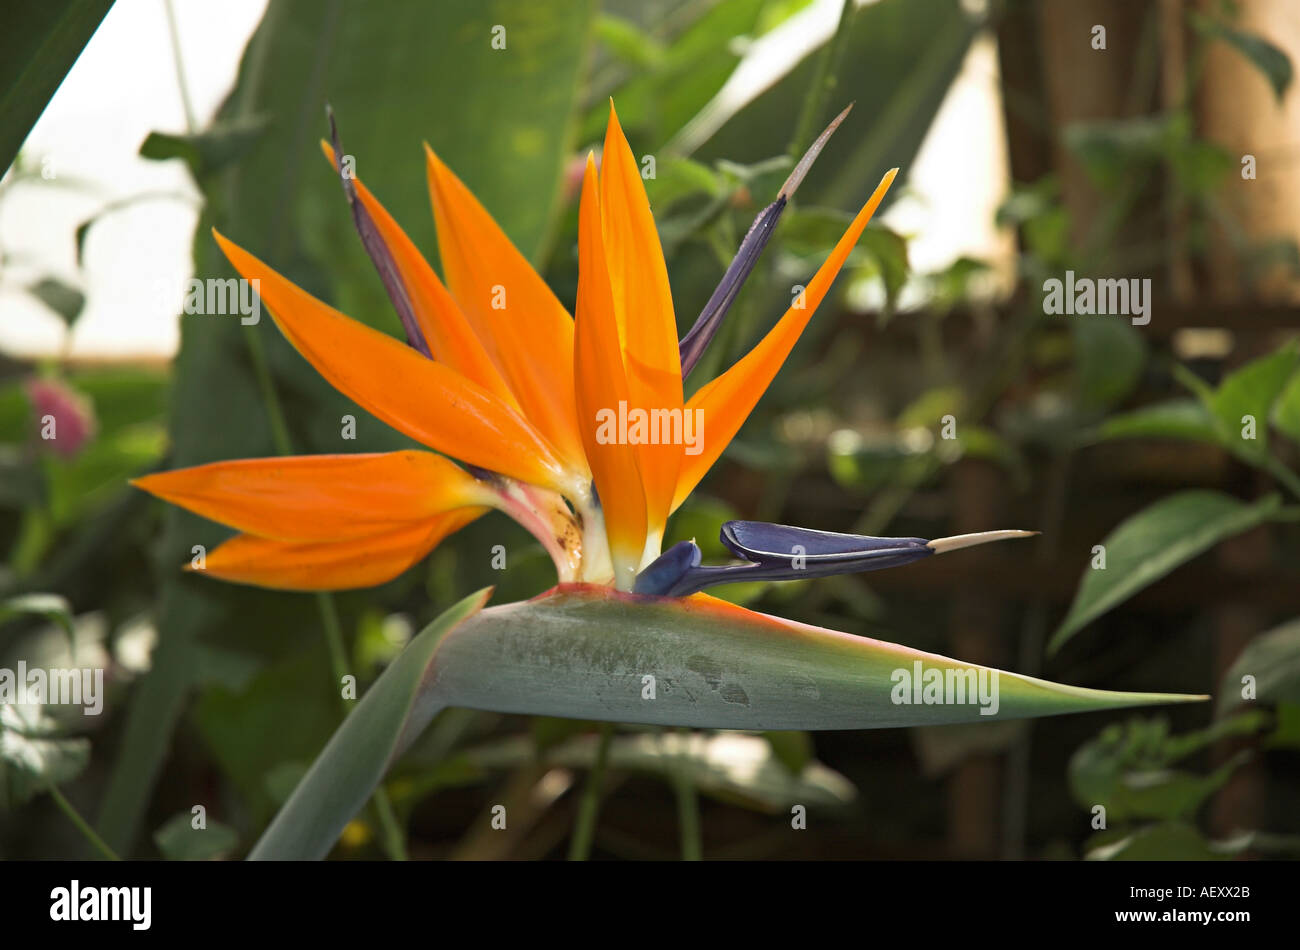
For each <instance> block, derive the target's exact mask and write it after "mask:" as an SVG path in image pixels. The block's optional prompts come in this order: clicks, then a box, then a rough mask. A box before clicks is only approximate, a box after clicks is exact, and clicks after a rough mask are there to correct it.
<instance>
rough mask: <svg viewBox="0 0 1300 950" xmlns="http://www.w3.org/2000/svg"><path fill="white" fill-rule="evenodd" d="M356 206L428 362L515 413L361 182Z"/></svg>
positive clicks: (411, 249)
mask: <svg viewBox="0 0 1300 950" xmlns="http://www.w3.org/2000/svg"><path fill="white" fill-rule="evenodd" d="M320 146H321V151H323V152H324V153H325V157H326V158H327V159H328V160H329V163H330V165H331V166H333V165H334V164H335V161H334V149H333V148H332V147H330V144H329V143H328V142H326V141H325V140H324V139H322V140H321V143H320ZM352 184H353V185H354V186H355V188H356V194H357V198H358V200H360V202H361V204H362V206H364V207H365V209H366V211H367V212H368V213H369V214H370V219H371V220H372V221H374V223H375V228H376V229H377V230H378V231H379V234H380V236H381V237H382V238H383V239H384V244H385V245H387V247H388V252H389V253H390V254H392V256H393V262H394V264H395V265H396V266H397V271H398V274H399V275H400V276H401V279H402V283H403V285H404V286H405V287H406V291H407V294H408V296H409V298H410V302H411V309H412V310H413V311H414V313H415V319H416V322H417V323H419V325H420V330H421V331H422V332H423V333H424V338H425V340H426V341H427V342H428V344H429V349H430V351H431V352H432V353H433V358H434V359H436V360H439V361H441V362H443V363H446V364H447V365H448V366H450V367H451V368H452V369H454V370H455V371H456V372H458V373H460V374H461V375H462V376H464V377H465V378H466V379H468V380H470V381H471V382H474V383H477V384H478V385H480V386H482V387H483V388H484V389H485V390H487V391H488V392H490V393H492V394H493V395H494V396H496V397H498V398H499V399H500V400H501V401H502V402H504V403H506V404H507V405H509V406H511V407H512V408H515V409H518V408H519V404H518V403H517V402H516V401H515V396H514V393H512V392H511V391H510V387H509V386H507V385H506V381H505V380H504V379H502V377H501V373H500V372H498V370H497V368H496V365H495V364H494V363H493V362H492V359H491V358H490V357H489V356H488V354H487V351H486V350H485V349H483V343H482V341H480V340H479V338H478V337H477V336H476V335H475V334H474V330H473V329H472V328H471V327H470V325H469V321H468V320H466V319H465V315H464V314H463V313H461V310H460V307H458V306H457V305H456V301H455V299H454V298H453V297H452V296H451V294H450V293H448V291H447V288H446V287H444V286H443V285H442V281H440V280H439V279H438V275H437V274H435V273H434V271H433V268H432V267H430V266H429V262H428V261H427V260H425V257H424V255H423V254H421V253H420V250H419V248H417V247H416V246H415V242H414V241H412V240H411V239H410V238H409V237H408V236H407V234H406V232H405V231H403V230H402V227H401V225H399V224H398V223H397V221H396V220H395V219H394V218H393V216H392V215H391V214H389V213H388V210H387V209H386V208H385V207H384V206H383V205H382V204H380V202H379V199H378V198H376V197H375V196H374V194H373V193H372V192H371V191H370V189H369V188H367V187H366V186H365V185H364V184H362V182H361V179H360V178H353V179H352Z"/></svg>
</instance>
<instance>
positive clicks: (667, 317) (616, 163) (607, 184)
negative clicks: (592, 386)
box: [600, 102, 682, 553]
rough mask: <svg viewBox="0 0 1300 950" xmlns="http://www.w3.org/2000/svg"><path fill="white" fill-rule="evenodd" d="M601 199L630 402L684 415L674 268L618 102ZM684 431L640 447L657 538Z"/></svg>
mask: <svg viewBox="0 0 1300 950" xmlns="http://www.w3.org/2000/svg"><path fill="white" fill-rule="evenodd" d="M600 205H601V220H602V222H603V227H604V238H605V261H606V266H607V267H608V269H609V283H610V291H611V294H612V296H613V299H614V312H615V314H616V316H617V318H618V326H619V332H620V335H621V337H622V342H623V351H624V353H625V354H627V360H626V371H627V386H628V394H629V405H630V406H631V407H634V408H639V409H642V410H645V411H646V412H647V413H652V412H654V411H655V410H659V411H660V412H661V413H665V411H666V414H664V415H660V416H655V417H652V418H671V417H672V416H674V415H675V416H678V417H680V412H677V410H680V409H681V406H682V364H681V360H680V358H679V356H678V350H677V320H676V318H675V317H674V316H673V299H672V291H671V289H670V288H669V285H668V269H667V267H666V266H665V264H664V254H663V248H662V247H661V246H660V244H659V232H658V230H656V228H655V221H654V216H653V215H652V214H651V213H650V201H649V199H648V198H647V197H646V193H645V185H644V183H643V182H642V180H641V169H640V167H639V166H638V165H637V161H636V158H635V157H634V156H633V155H632V149H631V148H630V147H629V146H628V144H627V139H626V137H624V135H623V129H622V128H621V127H620V126H619V124H618V115H617V114H616V113H615V112H614V104H613V103H612V102H611V103H610V106H609V125H608V126H607V127H606V129H605V150H604V153H603V157H602V159H601V169H600ZM676 434H677V436H678V437H676V438H670V437H669V436H668V435H666V434H664V433H660V436H661V437H660V439H659V444H652V443H649V442H647V443H644V444H642V445H639V446H638V447H637V457H638V460H639V462H640V468H641V477H642V479H643V480H644V481H645V493H646V520H647V522H648V523H649V529H650V531H651V533H652V534H654V535H656V536H658V535H660V534H662V531H663V525H664V522H665V521H666V520H667V518H668V512H669V506H670V505H671V503H672V500H673V492H674V489H675V488H676V485H677V470H678V467H679V466H680V464H681V457H682V443H681V439H680V434H681V428H680V426H678V430H677V433H676ZM656 553H657V552H656Z"/></svg>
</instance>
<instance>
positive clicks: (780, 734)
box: [763, 730, 813, 775]
mask: <svg viewBox="0 0 1300 950" xmlns="http://www.w3.org/2000/svg"><path fill="white" fill-rule="evenodd" d="M763 738H764V739H766V740H767V743H768V745H770V746H771V747H772V754H773V755H775V756H776V758H777V761H779V762H780V763H781V764H782V765H784V766H785V767H786V768H787V769H788V770H789V771H790V774H791V775H798V774H799V773H800V772H802V771H803V770H804V766H806V765H807V764H808V763H809V762H811V761H812V760H813V741H812V736H811V735H809V734H808V733H806V732H800V731H798V730H784V731H776V732H765V733H763Z"/></svg>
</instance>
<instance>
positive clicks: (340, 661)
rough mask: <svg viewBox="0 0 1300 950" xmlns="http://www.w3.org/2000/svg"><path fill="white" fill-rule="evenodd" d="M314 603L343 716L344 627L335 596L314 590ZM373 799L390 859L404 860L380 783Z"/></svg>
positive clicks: (390, 806) (394, 819)
mask: <svg viewBox="0 0 1300 950" xmlns="http://www.w3.org/2000/svg"><path fill="white" fill-rule="evenodd" d="M316 605H317V607H318V608H319V609H320V616H321V625H322V626H323V627H324V628H325V643H326V646H327V647H328V649H329V655H330V666H331V667H332V668H333V670H334V689H336V690H337V691H338V694H339V701H340V702H341V703H342V704H343V715H344V717H346V716H347V714H348V713H349V712H350V711H351V709H352V704H353V700H350V699H347V698H345V697H344V696H343V690H342V685H343V677H344V676H346V675H347V671H348V662H347V653H346V651H345V649H344V646H343V627H342V625H341V624H340V623H339V613H338V608H337V606H336V605H335V603H334V598H333V597H331V596H330V594H329V593H328V592H326V591H317V592H316ZM372 801H373V803H374V806H375V815H376V817H377V818H378V820H379V827H380V829H381V830H382V831H383V842H384V850H385V851H386V852H387V853H388V857H389V858H390V859H391V860H393V861H405V860H406V842H405V840H403V837H402V829H401V827H400V826H399V825H398V824H397V816H396V814H394V812H393V803H392V802H391V801H389V799H388V792H387V791H386V790H385V789H384V787H383V786H382V785H380V786H378V787H377V788H376V789H375V792H374V795H373V796H372Z"/></svg>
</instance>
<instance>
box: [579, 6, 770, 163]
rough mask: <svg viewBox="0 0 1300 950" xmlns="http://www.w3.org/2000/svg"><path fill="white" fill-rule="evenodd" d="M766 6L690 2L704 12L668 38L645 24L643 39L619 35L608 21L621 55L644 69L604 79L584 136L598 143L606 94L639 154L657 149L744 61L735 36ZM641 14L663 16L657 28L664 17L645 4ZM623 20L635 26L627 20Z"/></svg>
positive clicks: (648, 17) (740, 35)
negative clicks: (609, 81) (654, 35)
mask: <svg viewBox="0 0 1300 950" xmlns="http://www.w3.org/2000/svg"><path fill="white" fill-rule="evenodd" d="M766 5H767V4H766V0H715V2H711V3H708V4H696V5H691V6H690V8H687V9H686V10H684V11H682V12H685V13H686V14H688V15H689V13H690V12H692V8H693V9H695V10H702V11H703V12H702V13H701V14H700V15H699V16H697V17H695V19H694V20H693V21H692V22H690V23H689V24H688V25H686V27H685V28H684V29H681V30H680V32H677V33H676V35H673V36H670V37H668V38H666V39H663V40H659V39H651V38H648V37H647V35H646V31H645V30H644V27H645V26H647V25H648V23H643V24H642V27H643V29H642V32H641V36H642V37H643V38H644V39H643V40H642V41H640V42H637V41H633V40H632V39H631V38H630V37H626V36H625V37H620V38H615V37H613V36H611V35H610V31H609V28H608V27H606V30H605V33H604V35H603V36H602V39H604V40H605V41H606V42H607V43H611V41H613V42H614V43H617V44H618V46H619V47H620V49H621V55H622V56H623V58H625V59H628V60H630V61H633V62H635V61H636V60H638V59H640V61H641V64H640V65H641V68H640V69H638V70H637V71H635V72H633V74H632V75H631V76H629V77H628V78H627V79H626V80H624V81H621V82H618V83H617V84H615V85H613V86H612V87H611V86H609V85H607V84H601V87H600V93H601V95H600V96H598V97H596V101H595V103H594V104H593V105H592V106H591V107H590V108H589V109H588V110H587V112H586V113H585V115H584V116H583V119H582V128H581V131H580V139H581V141H584V142H588V141H597V140H599V139H600V138H601V137H602V136H603V135H604V131H605V124H606V122H607V121H608V120H609V104H608V102H607V101H606V99H605V95H606V94H608V95H611V96H612V97H613V99H614V102H615V103H616V105H617V106H618V115H619V121H620V123H621V124H622V125H623V128H624V131H625V132H627V134H628V135H629V136H630V139H629V140H630V141H631V142H632V145H633V148H634V149H637V151H636V154H637V156H638V157H640V155H641V154H643V152H645V151H650V150H655V152H656V154H658V153H659V152H660V151H662V149H661V146H662V145H663V144H664V142H665V141H667V140H668V138H669V137H670V136H672V135H673V134H675V133H676V132H677V131H678V130H679V129H681V128H682V127H683V126H684V125H686V124H687V122H689V121H690V120H691V119H692V118H693V117H694V116H695V115H696V113H698V112H699V111H700V109H702V108H703V107H704V106H705V104H706V103H708V102H709V100H710V99H711V98H712V97H713V96H714V95H715V94H716V93H717V92H718V90H719V89H721V88H722V85H723V83H725V82H726V81H727V79H728V77H730V76H731V74H732V71H733V70H734V69H735V68H736V64H737V63H739V62H740V54H741V50H740V48H739V43H738V41H740V40H743V38H744V37H745V35H746V34H749V33H751V32H752V31H753V30H754V29H755V27H756V25H757V23H758V18H759V14H760V13H761V12H762V11H763V9H764V7H765V6H766ZM636 14H637V15H638V16H644V17H645V19H646V20H647V21H648V20H651V19H653V20H657V21H660V22H657V23H655V27H656V30H657V28H658V26H659V25H660V23H661V22H662V20H663V19H664V18H662V17H661V16H656V15H655V11H654V10H653V9H652V8H650V7H647V6H645V5H641V6H640V7H639V8H638V9H637V11H636ZM603 19H605V18H602V20H603ZM671 19H672V20H676V19H677V17H676V16H674V17H672V18H671ZM621 22H623V23H626V24H627V25H628V26H631V21H630V20H625V21H621ZM638 47H639V48H638ZM652 50H657V51H652ZM638 143H640V146H639V147H638Z"/></svg>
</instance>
